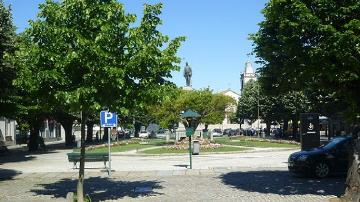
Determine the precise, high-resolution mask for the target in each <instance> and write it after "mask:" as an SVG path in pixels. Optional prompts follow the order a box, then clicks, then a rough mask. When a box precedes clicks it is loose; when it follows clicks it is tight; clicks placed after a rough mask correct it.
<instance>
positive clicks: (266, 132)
mask: <svg viewBox="0 0 360 202" xmlns="http://www.w3.org/2000/svg"><path fill="white" fill-rule="evenodd" d="M270 127H271V122H270V121H266V131H265V134H266V135H267V136H270Z"/></svg>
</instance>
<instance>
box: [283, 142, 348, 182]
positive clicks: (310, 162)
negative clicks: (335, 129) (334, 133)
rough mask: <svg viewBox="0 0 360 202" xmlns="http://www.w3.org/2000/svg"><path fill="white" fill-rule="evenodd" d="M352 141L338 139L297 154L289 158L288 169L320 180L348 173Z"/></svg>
mask: <svg viewBox="0 0 360 202" xmlns="http://www.w3.org/2000/svg"><path fill="white" fill-rule="evenodd" d="M351 140H352V138H351V137H349V136H343V137H336V138H334V139H332V140H331V141H330V142H329V143H327V144H325V145H322V146H320V147H318V148H315V149H312V150H308V151H299V152H295V153H293V154H291V155H290V156H289V159H288V169H289V171H290V172H292V173H295V174H305V175H308V174H311V175H315V176H316V177H319V178H324V177H327V176H328V175H329V174H330V173H346V171H347V169H348V164H349V162H348V161H349V153H350V152H349V151H350V147H352V144H351V142H352V141H351Z"/></svg>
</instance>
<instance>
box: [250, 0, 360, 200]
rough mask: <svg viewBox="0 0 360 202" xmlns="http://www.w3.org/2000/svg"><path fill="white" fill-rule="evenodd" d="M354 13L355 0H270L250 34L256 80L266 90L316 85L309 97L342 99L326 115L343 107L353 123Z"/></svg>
mask: <svg viewBox="0 0 360 202" xmlns="http://www.w3.org/2000/svg"><path fill="white" fill-rule="evenodd" d="M359 13H360V2H359V1H356V0H349V1H335V0H313V1H309V0H294V1H290V0H271V1H270V2H269V3H268V4H267V5H266V7H265V9H264V10H263V14H264V17H265V19H264V21H263V22H261V23H260V29H259V31H258V32H257V33H256V34H254V35H252V37H251V38H252V39H253V40H254V44H255V48H254V52H255V53H256V55H257V56H258V57H259V58H260V60H261V61H260V62H261V63H262V64H263V67H262V68H261V69H260V72H261V74H262V75H263V79H262V81H261V82H263V83H267V84H266V86H269V87H270V88H269V89H268V91H267V92H273V93H278V92H282V93H284V92H288V91H291V90H300V91H301V90H311V91H313V92H315V91H317V90H319V89H320V93H324V94H319V95H318V97H317V98H316V99H313V100H322V98H324V97H328V98H330V99H328V100H334V101H335V103H334V102H333V103H330V106H331V105H333V104H335V105H336V103H338V102H337V100H341V101H343V102H344V104H343V105H342V107H341V108H337V109H335V110H334V111H332V112H331V113H336V112H338V113H344V111H345V114H346V115H347V117H348V119H350V120H352V121H355V120H356V118H357V117H359V115H360V99H359V98H358V91H359V89H360V79H359V76H360V68H359V66H360V60H359V58H360V51H359V50H360V48H359V47H360V45H359V44H360V16H359ZM270 90H271V91H270ZM321 97H322V98H321ZM359 152H360V151H358V152H357V153H359ZM355 159H356V158H355ZM356 166H357V163H356V161H355V160H354V163H353V168H354V169H355V167H356ZM353 168H351V169H353ZM356 169H357V167H356ZM349 173H351V175H349V176H348V180H347V181H348V182H349V183H350V184H348V188H349V189H347V190H349V191H348V192H347V194H349V195H350V196H351V195H353V196H351V197H354V198H353V200H355V199H356V200H359V198H360V191H359V189H358V188H357V189H355V187H358V185H356V184H351V182H354V181H357V180H351V179H355V178H356V179H359V176H358V172H357V171H352V172H349ZM353 177H354V178H353ZM354 190H355V191H354Z"/></svg>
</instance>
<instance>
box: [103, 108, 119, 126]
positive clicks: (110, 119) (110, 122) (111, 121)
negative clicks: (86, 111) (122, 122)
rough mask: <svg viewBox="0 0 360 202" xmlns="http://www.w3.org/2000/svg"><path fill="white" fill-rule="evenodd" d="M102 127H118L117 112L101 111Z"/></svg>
mask: <svg viewBox="0 0 360 202" xmlns="http://www.w3.org/2000/svg"><path fill="white" fill-rule="evenodd" d="M100 125H101V127H116V126H117V115H116V113H115V112H108V111H101V112H100Z"/></svg>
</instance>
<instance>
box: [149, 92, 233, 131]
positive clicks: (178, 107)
mask: <svg viewBox="0 0 360 202" xmlns="http://www.w3.org/2000/svg"><path fill="white" fill-rule="evenodd" d="M235 102H236V101H235V100H234V99H233V98H231V97H229V96H226V95H223V94H220V93H216V94H214V93H213V92H212V91H211V90H210V89H203V90H193V91H184V90H180V89H175V90H172V92H169V93H168V95H167V96H166V97H165V99H164V100H163V102H161V103H160V105H159V106H155V107H151V108H152V109H153V110H152V113H151V114H152V115H153V116H154V117H155V120H157V121H158V122H159V123H160V125H161V126H162V127H166V128H172V126H173V125H174V124H176V123H179V122H180V121H181V120H180V113H181V112H182V111H186V110H187V109H191V110H194V111H196V112H198V113H199V114H200V115H201V118H200V120H199V123H202V124H204V125H205V129H207V128H208V126H209V125H210V124H218V123H221V122H222V121H223V120H224V118H225V113H226V109H227V108H229V107H231V106H233V105H235Z"/></svg>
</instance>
